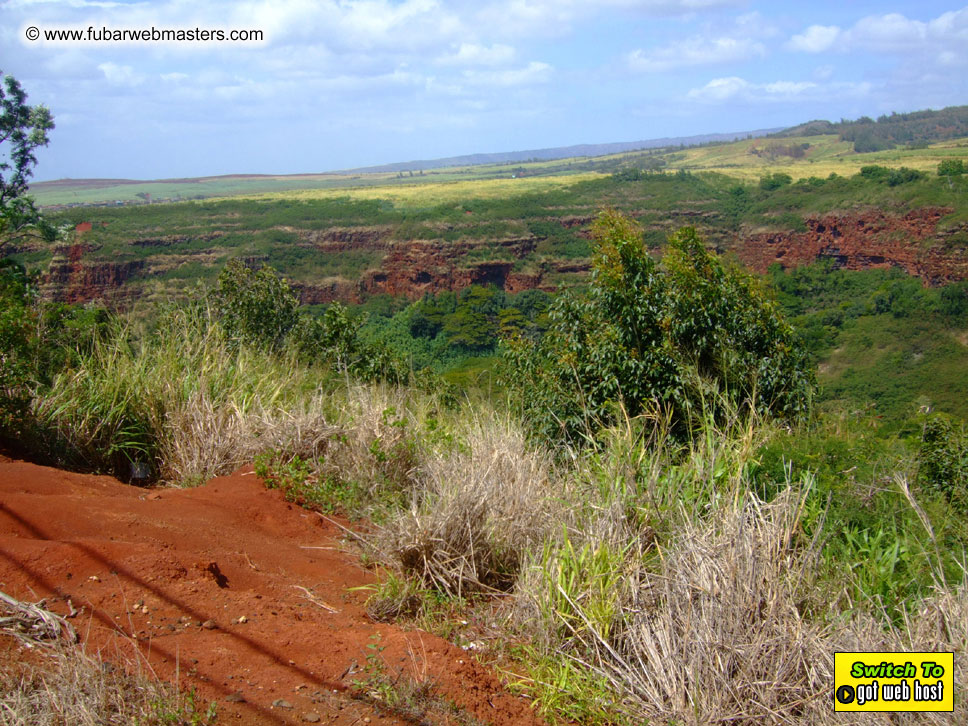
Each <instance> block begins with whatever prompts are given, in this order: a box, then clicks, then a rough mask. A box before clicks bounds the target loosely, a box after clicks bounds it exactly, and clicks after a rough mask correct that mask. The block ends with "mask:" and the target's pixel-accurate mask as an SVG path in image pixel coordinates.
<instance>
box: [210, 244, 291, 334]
mask: <svg viewBox="0 0 968 726" xmlns="http://www.w3.org/2000/svg"><path fill="white" fill-rule="evenodd" d="M209 300H210V302H211V303H212V305H213V307H214V309H215V312H216V314H217V315H218V318H219V320H220V322H221V324H222V327H223V328H224V330H225V332H226V334H227V335H228V336H229V337H230V338H233V339H235V340H237V341H239V342H244V343H249V344H255V345H259V346H262V347H265V348H268V349H270V350H277V349H279V348H280V347H281V346H282V344H283V342H284V341H285V339H286V337H287V336H288V335H289V331H290V330H292V328H293V326H294V325H295V324H296V321H297V320H298V317H299V315H298V313H297V312H296V308H297V307H298V306H299V301H298V300H297V299H296V296H295V295H293V293H292V290H291V289H290V288H289V285H288V284H287V283H286V281H285V280H284V279H281V278H280V277H279V276H278V275H276V273H275V271H274V270H273V269H272V268H271V267H269V266H267V265H263V266H262V269H260V270H251V269H249V268H248V267H246V266H245V265H244V264H243V263H242V261H241V260H238V259H233V260H229V262H228V264H226V265H225V268H224V269H223V270H222V272H221V273H220V274H219V276H218V281H217V282H216V285H215V288H214V289H213V290H212V291H211V292H210V293H209Z"/></svg>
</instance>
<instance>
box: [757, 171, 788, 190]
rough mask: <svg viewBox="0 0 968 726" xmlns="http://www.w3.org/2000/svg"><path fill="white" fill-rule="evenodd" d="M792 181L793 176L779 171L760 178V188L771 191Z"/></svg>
mask: <svg viewBox="0 0 968 726" xmlns="http://www.w3.org/2000/svg"><path fill="white" fill-rule="evenodd" d="M792 183H793V177H792V176H790V175H789V174H784V173H782V172H777V173H775V174H767V175H766V176H765V177H763V178H762V179H760V189H762V190H764V191H767V192H771V191H773V190H774V189H779V188H780V187H785V186H788V185H790V184H792Z"/></svg>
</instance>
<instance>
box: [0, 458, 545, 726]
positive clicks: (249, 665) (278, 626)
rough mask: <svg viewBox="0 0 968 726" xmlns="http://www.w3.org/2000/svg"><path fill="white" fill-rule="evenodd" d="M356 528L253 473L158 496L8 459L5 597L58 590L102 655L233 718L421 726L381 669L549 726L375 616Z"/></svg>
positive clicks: (488, 719)
mask: <svg viewBox="0 0 968 726" xmlns="http://www.w3.org/2000/svg"><path fill="white" fill-rule="evenodd" d="M340 534H341V532H340V529H339V527H338V526H337V524H336V523H334V522H333V521H330V520H327V519H325V518H323V517H321V516H320V515H318V514H315V513H311V512H307V511H304V510H302V509H300V508H298V507H295V506H294V505H291V504H289V503H287V502H286V501H285V500H284V499H283V498H282V496H281V495H280V493H279V492H275V491H267V490H266V489H265V488H264V487H263V485H262V484H261V482H260V481H259V480H258V478H257V477H256V476H255V475H254V474H253V473H252V472H251V470H242V471H239V472H237V473H235V474H233V475H232V476H228V477H219V478H216V479H213V480H212V481H210V482H208V483H207V484H205V485H204V486H201V487H198V488H197V489H186V490H176V489H161V490H145V489H139V488H136V487H132V486H128V485H125V484H121V483H120V482H118V481H117V480H115V479H112V478H110V477H105V476H88V475H81V474H72V473H68V472H63V471H59V470H56V469H50V468H46V467H41V466H36V465H33V464H27V463H23V462H17V461H10V460H4V459H2V458H0V590H3V591H4V592H6V593H8V594H9V595H11V596H13V597H16V598H18V599H22V600H30V601H36V600H38V599H39V598H41V597H44V598H47V603H48V608H49V609H50V610H52V611H54V612H57V613H59V614H61V615H66V616H70V617H71V622H72V623H73V625H74V627H75V628H76V629H77V631H78V632H79V633H80V634H81V636H82V638H83V640H84V643H85V648H86V650H87V652H89V653H98V654H99V657H101V658H102V659H103V660H105V661H109V662H116V663H117V662H126V663H130V662H132V661H133V660H135V659H136V658H135V657H134V656H136V654H137V658H140V659H141V662H142V663H147V665H148V666H150V669H151V670H153V671H154V672H155V673H156V674H157V675H158V676H159V677H161V678H163V679H167V680H171V681H175V680H176V679H177V682H178V684H179V685H180V686H181V687H182V688H188V687H194V688H195V689H196V690H197V692H198V694H199V695H200V696H201V697H202V698H204V699H206V700H215V701H217V702H218V713H219V719H218V720H219V723H237V724H290V723H292V724H295V723H306V722H317V721H318V722H320V723H339V724H350V723H366V722H367V721H364V719H369V720H370V721H369V722H372V723H414V722H420V721H419V719H406V718H405V717H403V716H400V715H390V714H387V713H385V712H384V713H381V712H380V710H379V709H378V708H377V707H374V706H373V705H372V704H371V703H367V702H366V701H365V698H363V699H361V698H360V696H359V695H354V694H356V692H357V691H358V689H354V688H353V684H354V681H362V680H366V679H367V678H368V677H370V676H372V675H374V672H375V671H382V672H383V673H384V674H385V675H387V676H388V677H389V678H390V680H393V679H395V678H400V679H401V681H400V682H408V681H409V680H411V679H412V680H413V681H416V682H418V683H420V682H424V683H427V682H429V683H431V684H432V685H433V691H434V693H435V694H437V695H438V696H440V697H442V698H443V699H445V700H446V701H449V702H451V703H453V704H455V705H456V707H458V709H460V710H461V711H463V716H464V717H465V718H466V717H467V716H473V717H475V718H477V719H479V720H480V721H483V722H485V723H495V724H510V723H537V722H538V721H537V719H536V718H535V717H534V715H533V713H532V711H531V709H530V708H529V706H528V704H527V703H526V702H525V701H523V700H521V699H517V698H514V697H513V696H511V695H509V694H508V693H507V692H505V691H503V690H502V688H501V686H500V683H499V681H498V680H497V678H496V677H495V676H494V675H493V674H492V673H491V672H490V671H489V670H488V669H487V668H485V667H484V666H482V665H480V664H479V663H477V662H476V661H475V660H473V659H472V658H471V657H470V656H469V655H468V654H467V653H465V652H464V651H463V650H462V649H461V648H459V647H457V646H454V645H452V644H450V643H447V642H446V641H444V640H442V639H440V638H438V637H435V636H432V635H429V634H427V633H423V632H419V631H410V632H405V631H403V630H401V629H400V628H398V627H395V626H393V625H386V624H378V623H374V622H372V621H371V620H370V619H369V618H368V617H367V615H366V613H365V611H364V607H363V601H364V600H365V597H366V593H365V592H361V591H359V590H353V589H352V588H355V587H360V586H364V585H367V584H369V583H372V582H373V581H374V576H373V574H372V573H370V572H368V571H367V570H365V569H364V568H363V567H361V566H360V564H359V563H358V562H357V561H356V560H355V559H354V558H353V557H352V556H350V555H349V554H347V553H346V552H345V551H343V550H342V549H341V547H340V543H339V540H340ZM369 646H372V647H369ZM368 656H369V657H368ZM401 672H402V673H403V675H402V676H399V675H398V674H400V673H401ZM317 716H318V717H319V718H318V720H317V718H316V717H317ZM456 718H457V717H455V719H456ZM438 722H440V721H439V719H438ZM455 722H456V721H455Z"/></svg>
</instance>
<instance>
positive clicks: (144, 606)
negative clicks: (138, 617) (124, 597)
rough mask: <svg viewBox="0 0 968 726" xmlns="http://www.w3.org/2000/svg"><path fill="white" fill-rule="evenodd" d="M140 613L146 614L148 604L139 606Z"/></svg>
mask: <svg viewBox="0 0 968 726" xmlns="http://www.w3.org/2000/svg"><path fill="white" fill-rule="evenodd" d="M141 614H142V615H147V614H148V606H147V605H142V606H141Z"/></svg>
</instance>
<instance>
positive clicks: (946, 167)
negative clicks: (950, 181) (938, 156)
mask: <svg viewBox="0 0 968 726" xmlns="http://www.w3.org/2000/svg"><path fill="white" fill-rule="evenodd" d="M964 173H965V162H964V161H962V160H961V159H945V160H944V161H942V162H941V163H939V164H938V176H961V175H962V174H964Z"/></svg>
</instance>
